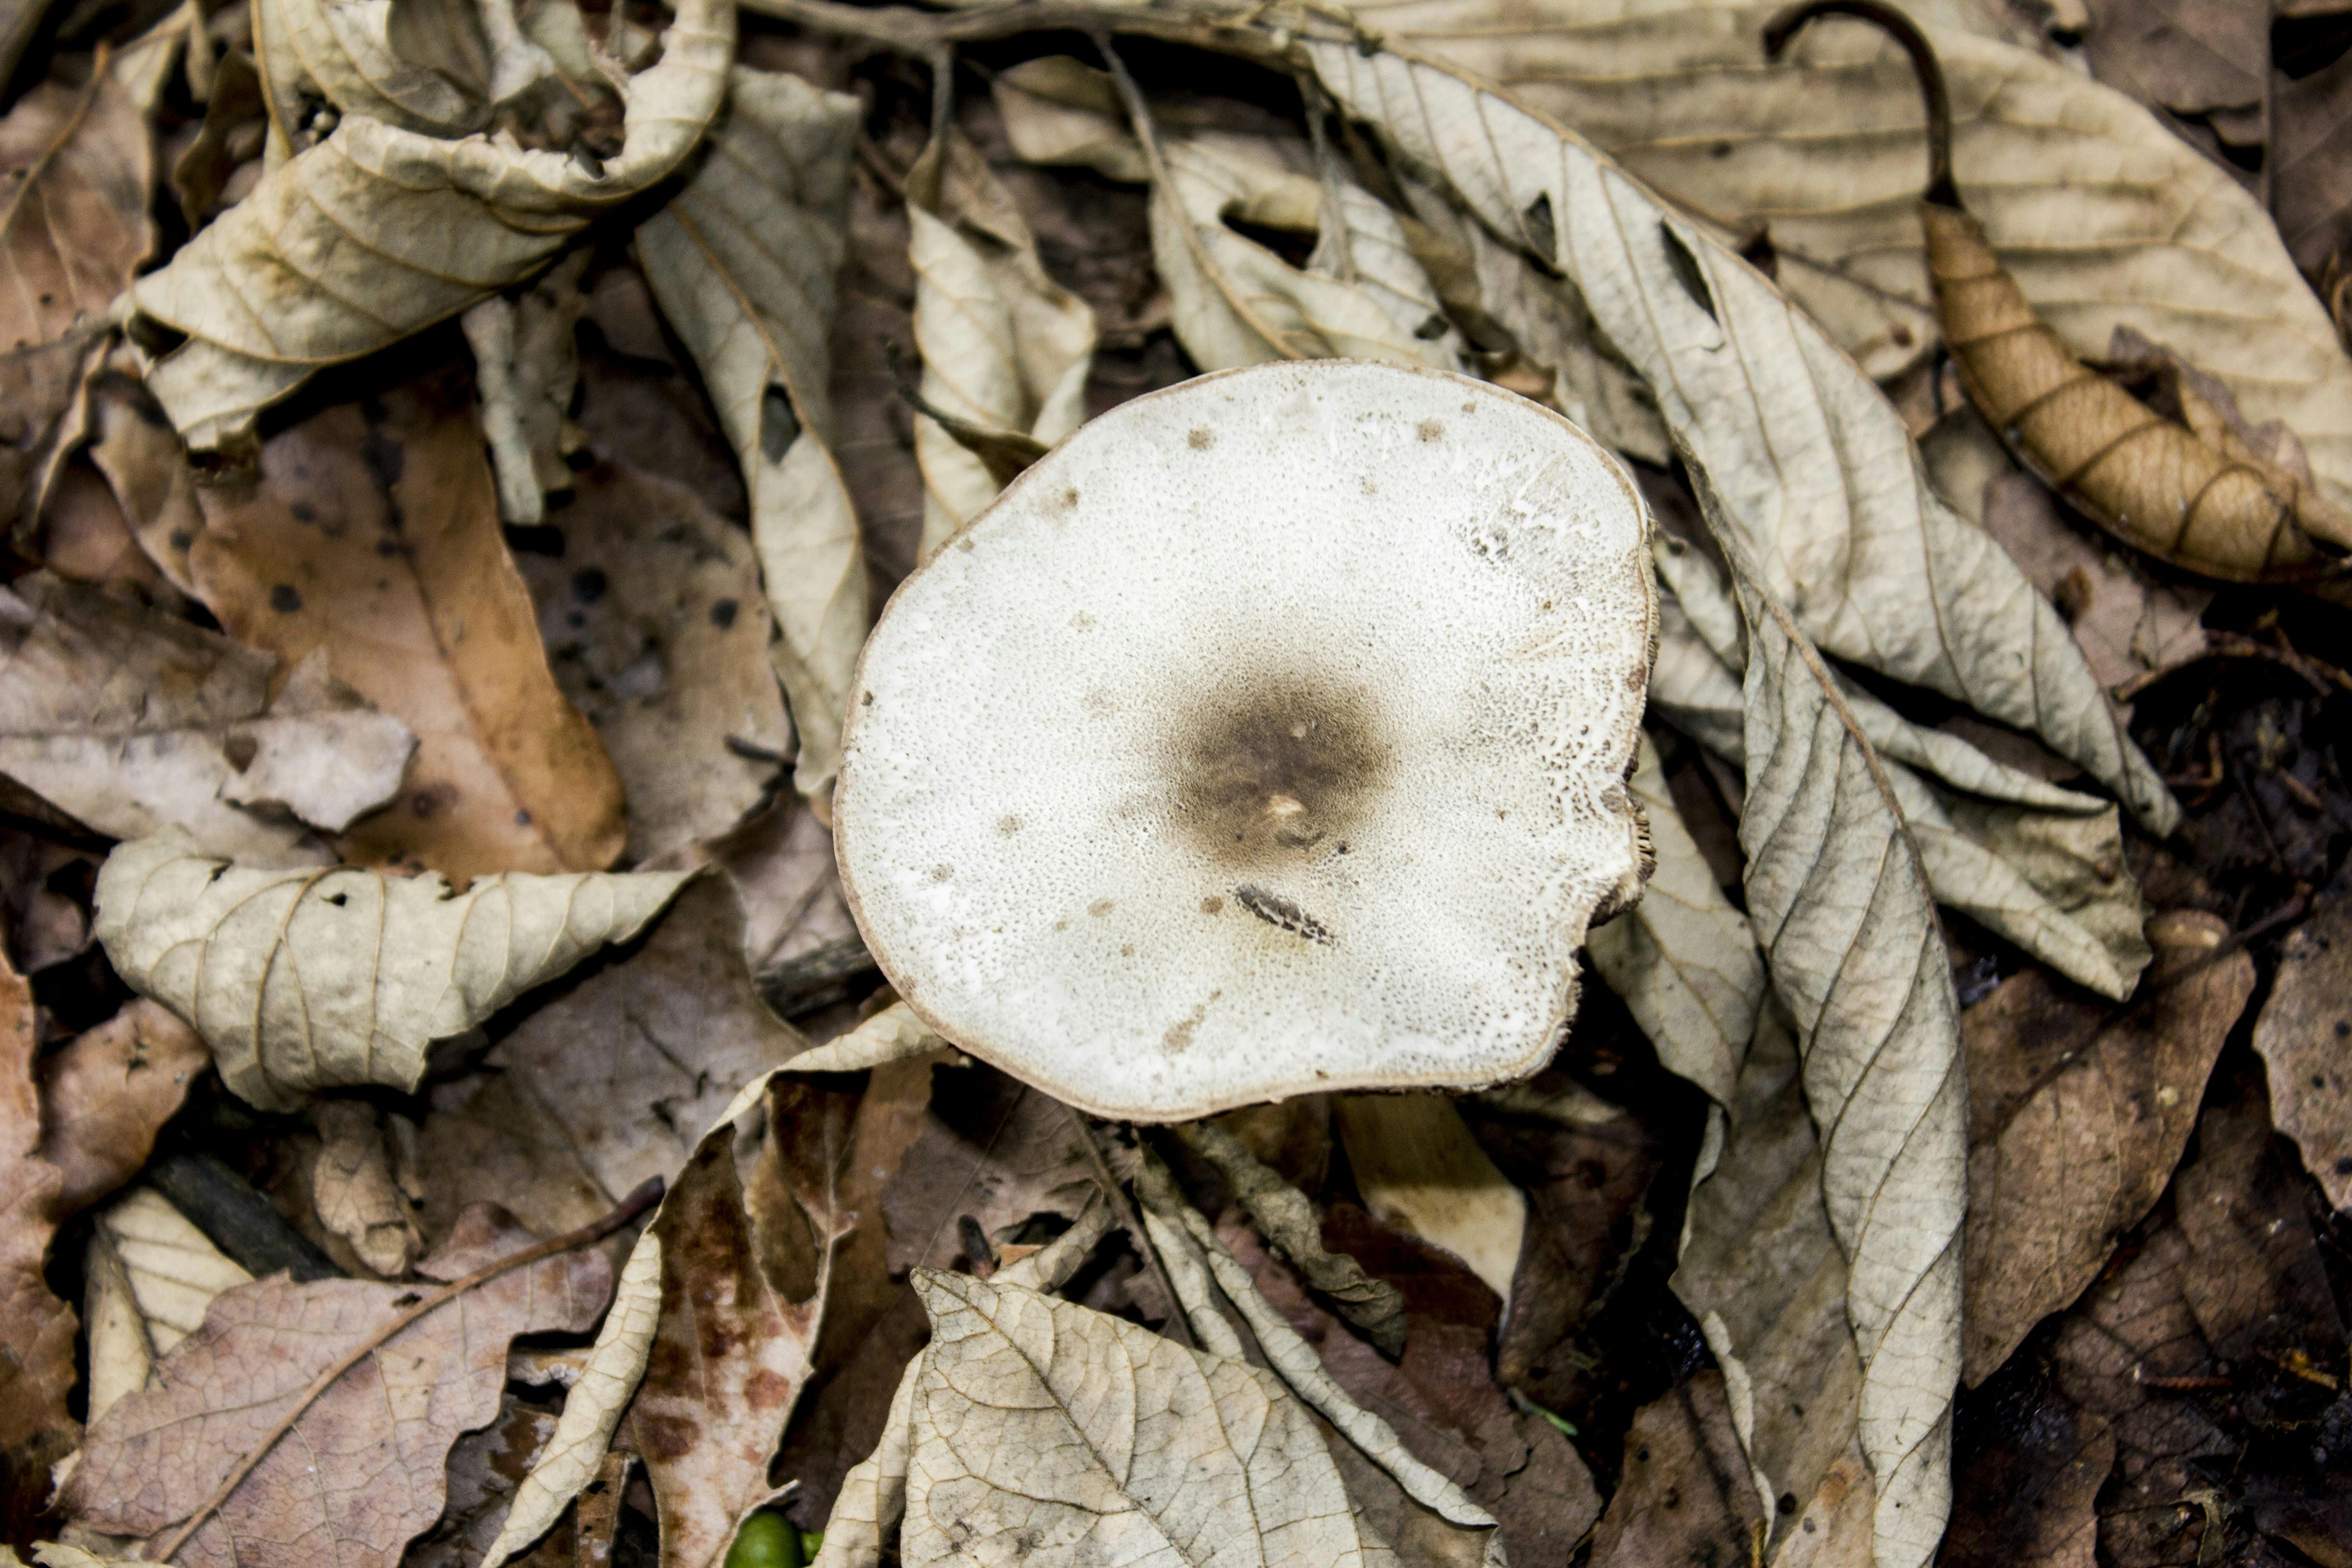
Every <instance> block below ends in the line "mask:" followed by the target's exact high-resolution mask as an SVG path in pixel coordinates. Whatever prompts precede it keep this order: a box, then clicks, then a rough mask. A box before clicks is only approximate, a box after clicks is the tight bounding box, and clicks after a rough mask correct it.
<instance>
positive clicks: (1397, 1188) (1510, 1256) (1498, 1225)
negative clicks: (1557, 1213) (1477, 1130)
mask: <svg viewBox="0 0 2352 1568" xmlns="http://www.w3.org/2000/svg"><path fill="white" fill-rule="evenodd" d="M1332 1110H1333V1113H1334V1114H1335V1115H1336V1116H1337V1117H1338V1118H1339V1138H1340V1141H1341V1142H1344V1143H1345V1144H1346V1145H1347V1148H1348V1164H1349V1167H1350V1168H1351V1169H1352V1170H1353V1171H1354V1172H1355V1175H1356V1190H1357V1191H1358V1192H1360V1193H1361V1194H1363V1197H1364V1204H1365V1206H1366V1207H1368V1208H1370V1210H1371V1212H1372V1215H1373V1217H1374V1218H1376V1219H1379V1220H1381V1221H1382V1222H1384V1223H1386V1224H1389V1225H1392V1226H1396V1227H1397V1228H1398V1229H1399V1230H1402V1231H1408V1232H1410V1233H1411V1234H1412V1235H1414V1236H1417V1237H1421V1238H1422V1239H1423V1240H1424V1241H1429V1242H1434V1243H1435V1244H1436V1245H1438V1246H1439V1247H1444V1248H1445V1250H1446V1251H1448V1252H1451V1253H1452V1254H1454V1257H1456V1258H1460V1259H1462V1261H1463V1262H1465V1263H1466V1264H1468V1265H1469V1266H1470V1272H1472V1273H1473V1274H1475V1275H1476V1276H1477V1277H1478V1278H1479V1279H1483V1280H1485V1281H1486V1288H1487V1289H1490V1290H1492V1291H1494V1292H1495V1294H1496V1296H1498V1297H1500V1298H1502V1299H1503V1300H1510V1297H1511V1276H1512V1275H1513V1274H1514V1273H1515V1272H1517V1268H1518V1266H1519V1249H1520V1246H1521V1243H1522V1241H1523V1239H1524V1238H1525V1237H1526V1235H1527V1228H1528V1199H1527V1194H1524V1193H1522V1192H1520V1191H1519V1189H1518V1188H1517V1187H1515V1186H1513V1185H1511V1184H1510V1182H1509V1181H1508V1180H1507V1178H1505V1176H1504V1175H1503V1173H1502V1172H1500V1171H1498V1170H1496V1168H1495V1163H1494V1162H1493V1161H1492V1160H1489V1159H1488V1158H1486V1151H1485V1150H1483V1149H1481V1148H1479V1147H1478V1141H1477V1140H1476V1139H1475V1138H1473V1137H1471V1136H1470V1130H1469V1129H1468V1128H1467V1127H1465V1126H1464V1125H1463V1124H1462V1113H1461V1112H1460V1111H1458V1110H1454V1102H1453V1100H1449V1099H1447V1098H1446V1097H1445V1096H1444V1095H1441V1094H1378V1095H1374V1094H1349V1095H1342V1096H1340V1097H1339V1100H1336V1101H1334V1102H1333V1106H1332Z"/></svg>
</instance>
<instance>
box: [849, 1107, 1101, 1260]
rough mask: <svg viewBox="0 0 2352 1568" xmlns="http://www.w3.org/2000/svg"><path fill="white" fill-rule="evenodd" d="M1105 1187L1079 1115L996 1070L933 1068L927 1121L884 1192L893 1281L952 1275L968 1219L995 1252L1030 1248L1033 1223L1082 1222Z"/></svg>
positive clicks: (965, 1243) (964, 1242) (965, 1242)
mask: <svg viewBox="0 0 2352 1568" xmlns="http://www.w3.org/2000/svg"><path fill="white" fill-rule="evenodd" d="M1101 1184H1102V1178H1101V1176H1100V1175H1099V1174H1098V1173H1097V1166H1096V1164H1095V1160H1094V1156H1093V1154H1092V1153H1091V1152H1090V1151H1089V1150H1088V1147H1087V1134H1086V1132H1085V1131H1084V1130H1083V1129H1082V1128H1081V1126H1080V1124H1079V1121H1078V1113H1077V1112H1076V1111H1075V1110H1071V1109H1070V1108H1069V1107H1068V1106H1066V1105H1064V1104H1063V1103H1062V1102H1061V1101H1059V1100H1055V1099H1054V1098H1053V1097H1052V1096H1050V1095H1048V1094H1046V1093H1045V1092H1044V1091H1043V1090H1040V1089H1032V1088H1030V1087H1029V1086H1028V1085H1027V1084H1024V1083H1023V1082H1022V1081H1021V1080H1020V1079H1015V1078H1013V1077H1010V1076H1008V1075H1006V1074H1004V1073H1000V1072H998V1071H997V1070H996V1069H995V1068H990V1067H985V1066H972V1067H953V1068H949V1067H942V1068H937V1069H935V1070H934V1071H933V1073H932V1074H931V1101H930V1115H929V1119H928V1120H927V1121H925V1123H924V1126H923V1131H922V1133H921V1135H920V1136H919V1138H918V1139H917V1141H916V1142H915V1145H914V1148H913V1149H912V1151H911V1152H908V1156H907V1158H906V1159H905V1161H904V1162H902V1163H900V1165H899V1167H898V1173H897V1175H896V1176H895V1177H893V1178H892V1180H891V1181H890V1183H889V1184H888V1185H887V1186H886V1187H885V1188H884V1189H883V1192H882V1213H883V1215H884V1216H885V1218H886V1219H887V1223H888V1225H889V1236H890V1254H889V1258H890V1272H891V1273H893V1274H903V1273H905V1272H906V1271H907V1270H908V1269H909V1268H947V1267H950V1266H951V1265H952V1264H953V1263H954V1261H955V1259H956V1258H957V1256H958V1255H959V1254H960V1253H962V1252H964V1251H965V1249H966V1247H968V1246H969V1244H970V1243H969V1239H968V1238H967V1237H966V1236H965V1234H964V1228H965V1226H964V1222H965V1221H967V1220H969V1221H970V1223H971V1226H972V1227H973V1228H974V1229H976V1231H977V1235H978V1237H979V1238H980V1239H981V1240H982V1241H984V1242H985V1243H986V1245H987V1247H989V1248H990V1249H994V1248H996V1247H1003V1246H1004V1245H1006V1244H1007V1243H1011V1242H1017V1241H1025V1240H1028V1239H1030V1238H1029V1237H1026V1236H1024V1231H1025V1230H1026V1229H1027V1228H1028V1226H1029V1225H1030V1222H1031V1221H1032V1220H1033V1219H1035V1218H1037V1217H1039V1216H1045V1217H1046V1218H1049V1219H1060V1220H1074V1219H1076V1217H1077V1216H1078V1215H1079V1214H1080V1213H1081V1212H1082V1211H1083V1210H1084V1209H1085V1208H1086V1206H1087V1203H1088V1202H1089V1201H1090V1200H1092V1199H1093V1198H1094V1196H1095V1194H1097V1192H1098V1191H1099V1190H1100V1188H1101ZM994 1261H995V1260H994V1259H993V1258H973V1259H972V1262H974V1263H992V1262H994Z"/></svg>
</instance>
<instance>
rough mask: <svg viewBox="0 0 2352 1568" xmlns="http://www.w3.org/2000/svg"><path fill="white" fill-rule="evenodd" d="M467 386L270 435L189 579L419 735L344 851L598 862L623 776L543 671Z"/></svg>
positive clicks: (548, 863) (228, 498) (229, 497)
mask: <svg viewBox="0 0 2352 1568" xmlns="http://www.w3.org/2000/svg"><path fill="white" fill-rule="evenodd" d="M182 254H183V255H185V254H186V253H185V252H182ZM462 400H463V393H462V390H461V389H460V388H459V387H457V386H455V385H452V384H446V383H426V384H419V385H417V386H415V387H412V388H409V389H405V390H404V391H402V392H400V393H397V394H394V395H392V396H389V397H386V398H383V399H381V400H372V401H370V402H369V403H367V404H366V405H362V406H359V407H354V406H351V405H341V406H338V407H335V408H331V409H328V410H326V411H325V412H323V413H321V414H319V415H317V416H313V417H312V418H310V419H307V420H305V421H303V422H302V423H301V424H299V425H297V426H293V427H292V428H291V429H289V430H287V431H285V432H283V433H282V434H280V435H278V436H275V437H271V439H270V440H269V441H268V444H267V445H266V446H265V447H263V448H262V453H261V474H260V477H259V479H257V480H254V481H249V482H246V483H240V484H236V485H229V486H218V487H207V488H206V489H205V490H204V491H203V500H204V506H205V531H203V533H201V534H200V535H199V536H198V537H197V538H196V540H195V541H194V543H193V544H192V545H191V547H190V550H189V557H188V559H189V566H190V570H191V574H192V575H193V577H194V583H195V585H196V588H197V591H198V595H199V596H200V597H201V598H202V599H203V600H204V602H205V605H206V607H208V608H209V609H211V611H212V612H213V613H214V614H215V616H219V617H220V620H221V624H222V625H223V626H226V628H227V629H228V632H229V635H230V636H232V637H236V639H237V640H238V641H240V642H243V643H245V644H247V645H248V646H250V647H259V648H266V649H268V650H269V651H271V652H274V653H276V654H278V656H279V657H280V658H283V659H285V660H286V661H287V664H288V665H289V667H290V666H292V665H294V664H297V663H299V661H300V660H302V659H304V658H308V657H309V656H310V654H311V653H312V652H313V651H314V650H316V649H319V648H324V649H325V650H326V654H327V661H328V668H329V669H330V670H331V673H332V674H333V675H334V677H335V678H336V679H338V680H341V681H342V682H343V683H345V684H346V685H348V686H350V687H351V688H352V689H353V690H355V691H357V692H359V693H360V695H362V697H365V698H367V699H368V700H370V701H372V702H374V703H375V704H376V705H377V706H378V707H380V708H382V709H383V710H385V711H386V712H388V713H391V714H394V715H395V716H397V717H398V718H400V719H401V720H402V721H404V722H405V723H406V724H407V725H408V727H409V728H410V729H412V730H414V731H415V732H416V736H417V750H416V756H415V760H414V762H413V763H411V764H410V768H409V773H408V780H407V785H406V788H405V790H404V794H403V795H402V798H401V799H400V801H399V802H398V803H397V804H396V805H394V807H393V809H391V810H389V811H385V812H383V813H381V814H379V815H377V816H373V817H371V818H369V819H368V820H366V821H364V822H362V823H361V824H359V825H358V826H356V827H355V828H354V829H353V830H352V833H351V834H350V835H348V836H347V837H346V838H345V840H344V842H343V846H342V848H343V852H344V856H345V858H348V859H352V860H354V861H357V862H359V863H362V864H366V865H389V866H397V867H401V868H410V869H413V868H417V867H419V866H422V867H425V868H431V869H433V870H436V871H439V872H441V873H443V874H444V875H446V876H448V877H450V878H452V879H457V880H459V881H463V880H465V879H468V878H471V877H476V876H479V875H482V874H484V873H487V872H493V871H591V870H596V869H599V868H603V867H605V866H609V865H611V864H612V863H613V860H614V857H615V856H617V855H618V854H619V853H620V852H621V848H622V845H623V841H624V837H625V827H624V824H623V819H622V815H623V802H622V795H621V784H620V780H619V778H618V777H617V776H615V774H614V772H613V764H612V763H611V761H610V760H609V759H608V758H607V757H606V755H605V753H604V747H603V745H602V744H601V743H600V742H598V741H597V738H596V732H595V731H594V730H593V729H592V728H591V727H590V725H589V723H588V721H587V720H585V719H583V718H582V717H581V716H580V714H579V713H578V712H577V711H576V710H573V709H572V706H571V704H569V703H568V702H566V701H565V700H563V694H562V691H561V690H560V689H558V688H557V686H556V683H555V680H554V678H553V677H552V676H551V674H550V673H549V671H548V668H547V654H546V651H545V650H544V648H543V647H541V643H540V637H539V628H538V626H537V624H536V618H535V617H534V616H533V615H532V613H531V605H530V594H529V592H528V591H527V590H526V589H525V588H524V586H523V584H522V581H521V579H520V577H519V576H518V575H517V574H516V572H515V567H514V563H513V560H512V558H511V557H510V556H509V554H508V552H507V546H506V543H505V542H504V541H503V540H502V539H501V538H500V536H499V520H498V509H497V504H496V499H495V497H494V496H493V494H492V490H491V483H490V473H489V465H488V463H487V462H486V461H485V460H484V458H483V457H482V447H481V438H480V435H479V433H478V431H477V430H476V429H475V428H474V422H473V419H472V418H471V416H469V415H468V413H467V412H466V410H465V408H464V405H463V401H462Z"/></svg>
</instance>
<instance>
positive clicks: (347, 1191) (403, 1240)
mask: <svg viewBox="0 0 2352 1568" xmlns="http://www.w3.org/2000/svg"><path fill="white" fill-rule="evenodd" d="M310 1121H311V1125H313V1126H314V1127H316V1128H317V1129H318V1131H319V1149H318V1152H317V1154H316V1155H315V1156H314V1157H313V1158H312V1160H311V1162H310V1173H309V1174H310V1206H311V1208H312V1210H313V1211H314V1212H315V1213H316V1214H317V1215H318V1218H319V1224H320V1226H323V1227H324V1228H325V1230H326V1232H327V1234H328V1236H329V1237H331V1238H332V1239H336V1240H340V1241H341V1242H342V1243H344V1244H345V1246H347V1247H349V1248H350V1256H351V1257H352V1258H356V1259H357V1260H358V1262H359V1264H360V1267H361V1268H364V1269H366V1270H367V1271H368V1272H369V1273H371V1274H374V1275H377V1276H379V1277H381V1278H383V1279H399V1278H400V1277H401V1276H402V1275H404V1274H406V1273H407V1272H408V1266H409V1264H410V1263H411V1262H413V1261H415V1258H416V1255H417V1254H418V1253H420V1252H422V1251H424V1250H425V1237H424V1233H423V1232H422V1231H420V1230H419V1229H418V1228H417V1225H416V1214H415V1203H414V1202H413V1200H412V1199H411V1196H410V1194H409V1192H408V1191H407V1190H406V1189H405V1188H404V1185H403V1184H402V1182H401V1179H400V1175H399V1174H398V1173H395V1172H394V1168H393V1159H394V1155H393V1149H392V1146H391V1143H390V1142H389V1134H390V1129H389V1128H388V1127H387V1125H386V1124H385V1122H384V1120H383V1118H382V1117H381V1116H380V1115H379V1114H378V1112H377V1110H376V1108H375V1107H374V1106H373V1105H371V1104H369V1103H368V1102H367V1101H365V1100H350V1099H345V1098H343V1097H341V1096H340V1095H330V1096H326V1097H323V1098H321V1099H320V1100H317V1101H315V1102H314V1103H313V1104H312V1105H311V1107H310ZM411 1131H412V1132H413V1131H414V1127H413V1124H412V1127H411ZM410 1174H411V1175H412V1177H413V1175H414V1173H413V1172H412V1173H410ZM416 1195H417V1196H419V1197H421V1196H422V1195H423V1194H422V1191H421V1190H420V1191H419V1192H418V1193H417V1194H416Z"/></svg>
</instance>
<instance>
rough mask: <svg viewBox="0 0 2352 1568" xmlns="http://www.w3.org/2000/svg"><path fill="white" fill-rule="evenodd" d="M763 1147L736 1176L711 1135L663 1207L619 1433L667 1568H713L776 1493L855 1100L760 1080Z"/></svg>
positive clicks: (819, 1311) (837, 1209) (822, 1284)
mask: <svg viewBox="0 0 2352 1568" xmlns="http://www.w3.org/2000/svg"><path fill="white" fill-rule="evenodd" d="M765 1098H766V1105H765V1108H764V1113H763V1115H762V1116H761V1119H760V1124H761V1132H760V1142H759V1145H758V1151H757V1152H756V1153H754V1154H752V1155H751V1159H750V1162H749V1163H750V1174H749V1177H748V1180H747V1179H746V1178H744V1177H742V1176H739V1174H738V1173H737V1156H736V1133H735V1127H734V1125H733V1123H731V1122H728V1123H722V1124H721V1125H719V1126H718V1127H715V1128H713V1129H712V1130H711V1131H710V1132H709V1135H708V1136H707V1137H705V1138H704V1139H703V1141H702V1143H701V1146H700V1147H699V1148H698V1149H697V1150H696V1151H695V1152H694V1157H693V1158H692V1159H691V1160H690V1161H688V1163H687V1167H686V1170H685V1172H684V1173H683V1174H681V1175H680V1176H679V1178H678V1180H677V1185H676V1186H674V1187H673V1188H672V1189H671V1190H670V1193H669V1195H668V1196H667V1198H665V1199H664V1200H663V1203H662V1209H661V1214H660V1215H659V1216H657V1217H656V1219H655V1221H654V1223H653V1226H652V1231H653V1232H654V1233H656V1234H657V1235H658V1236H659V1238H660V1247H661V1260H662V1265H661V1321H660V1325H659V1327H658V1328H657V1329H656V1331H655V1335H654V1342H653V1349H652V1353H651V1357H650V1360H649V1362H648V1363H647V1365H646V1375H645V1381H644V1382H643V1383H641V1384H639V1385H638V1387H637V1394H636V1401H635V1404H634V1405H631V1406H630V1412H631V1414H630V1424H631V1427H632V1429H633V1430H634V1431H635V1435H636V1441H637V1446H638V1447H639V1449H640V1450H641V1451H642V1452H643V1454H644V1456H645V1461H646V1475H647V1477H648V1478H649V1479H651V1480H652V1482H653V1489H654V1497H655V1500H656V1502H657V1503H658V1504H659V1505H660V1510H661V1535H662V1558H661V1560H662V1564H663V1568H710V1565H711V1564H713V1563H718V1562H719V1559H720V1558H721V1557H723V1556H724V1555H725V1554H726V1552H727V1549H728V1546H729V1543H730V1542H732V1541H733V1540H734V1539H735V1532H736V1530H737V1528H738V1527H739V1526H740V1524H741V1522H742V1521H743V1517H744V1515H746V1514H747V1513H749V1512H750V1511H751V1510H752V1509H754V1508H756V1507H758V1506H759V1505H760V1504H761V1503H762V1502H764V1501H766V1500H768V1499H769V1498H770V1497H771V1496H772V1494H773V1492H774V1488H773V1487H772V1486H771V1485H770V1484H769V1481H768V1461H769V1460H770V1459H771V1458H772V1457H773V1456H774V1454H775V1451H776V1445H777V1444H778V1442H779V1441H781V1440H782V1436H783V1432H784V1426H785V1423H786V1422H787V1421H789V1420H790V1419H791V1418H792V1413H793V1406H794V1405H795V1404H797V1403H798V1401H799V1398H800V1394H801V1390H802V1389H803V1387H804V1386H806V1384H807V1383H808V1379H809V1374H810V1372H811V1370H812V1367H813V1364H814V1352H815V1344H816V1338H817V1332H818V1330H819V1328H820V1326H821V1325H822V1323H823V1321H824V1311H825V1304H826V1297H827V1294H828V1289H829V1287H830V1286H831V1284H832V1279H833V1272H834V1260H835V1247H836V1246H837V1244H838V1243H839V1242H840V1240H841V1238H842V1237H843V1236H845V1234H846V1232H847V1230H848V1228H849V1227H850V1226H852V1225H854V1224H855V1223H856V1216H855V1215H852V1214H849V1213H846V1212H845V1209H844V1205H843V1200H844V1198H845V1195H846V1194H845V1191H844V1187H845V1180H846V1179H848V1178H849V1177H850V1173H849V1172H848V1171H847V1170H846V1169H845V1166H846V1164H847V1163H848V1161H849V1158H850V1127H851V1116H852V1113H853V1111H854V1109H855V1105H856V1100H855V1097H854V1096H851V1095H849V1094H845V1093H843V1092H841V1091H840V1090H839V1089H833V1088H826V1087H822V1086H819V1085H817V1084H814V1083H812V1082H811V1081H809V1080H808V1079H803V1078H802V1077H800V1076H799V1075H797V1074H793V1073H778V1074H776V1075H774V1076H772V1077H771V1078H770V1079H768V1082H767V1092H766V1097H765Z"/></svg>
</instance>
